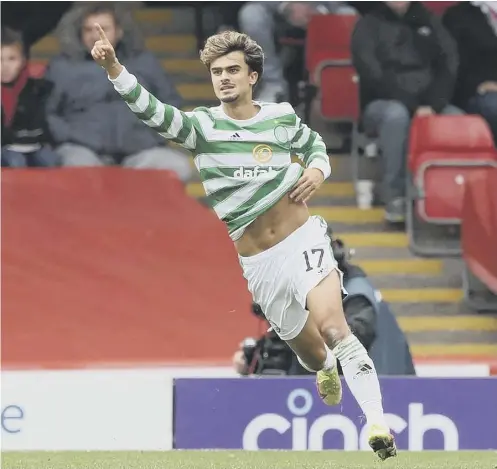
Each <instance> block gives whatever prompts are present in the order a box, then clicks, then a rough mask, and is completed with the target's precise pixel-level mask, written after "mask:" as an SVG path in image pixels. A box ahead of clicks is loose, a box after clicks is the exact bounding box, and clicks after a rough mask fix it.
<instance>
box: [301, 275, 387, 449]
mask: <svg viewBox="0 0 497 469" xmlns="http://www.w3.org/2000/svg"><path fill="white" fill-rule="evenodd" d="M307 308H308V310H309V316H310V318H312V321H313V322H314V323H315V324H316V327H317V329H318V330H319V333H320V335H321V336H322V337H323V339H324V341H325V342H326V344H327V345H328V346H329V347H330V348H331V350H332V351H333V354H334V355H335V356H336V357H337V359H338V360H339V362H340V365H341V367H342V371H343V376H344V378H345V381H346V382H347V385H348V386H349V389H350V391H351V392H352V394H353V396H354V397H355V399H356V401H357V402H358V404H359V406H360V407H361V409H362V411H363V412H364V414H365V416H366V419H367V423H368V425H369V431H370V438H369V443H370V445H371V447H372V448H373V450H374V451H375V452H376V453H377V454H378V455H379V457H380V458H381V459H386V458H388V457H391V456H395V454H396V448H395V443H394V439H393V437H392V435H391V434H390V430H389V428H388V425H387V423H386V421H385V417H384V413H383V405H382V397H381V390H380V384H379V381H378V376H377V374H376V370H375V367H374V364H373V361H372V360H371V358H370V357H369V355H368V353H367V351H366V349H365V348H364V346H363V345H362V344H361V343H360V342H359V340H358V339H357V337H355V336H354V335H353V334H352V333H351V331H350V329H349V327H348V325H347V322H346V320H345V314H344V311H343V306H342V282H341V278H340V275H339V272H338V270H336V269H335V270H333V271H331V272H330V273H329V274H328V276H327V277H325V278H324V279H323V280H322V281H321V282H320V283H319V284H318V285H317V286H316V287H314V288H313V289H312V290H311V291H309V293H308V294H307Z"/></svg>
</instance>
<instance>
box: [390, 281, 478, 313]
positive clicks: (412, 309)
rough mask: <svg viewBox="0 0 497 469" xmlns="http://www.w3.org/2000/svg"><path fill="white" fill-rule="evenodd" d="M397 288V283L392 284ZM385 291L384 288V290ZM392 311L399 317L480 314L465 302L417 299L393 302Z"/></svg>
mask: <svg viewBox="0 0 497 469" xmlns="http://www.w3.org/2000/svg"><path fill="white" fill-rule="evenodd" d="M392 288H393V289H395V285H392ZM382 291H383V290H382ZM390 307H391V308H392V311H393V312H394V314H395V316H396V317H397V318H400V317H404V316H448V317H457V316H464V315H468V314H469V315H472V314H474V315H475V316H478V314H477V313H475V312H473V311H471V310H470V309H469V308H468V306H467V305H466V304H465V303H464V302H463V301H461V302H459V303H454V302H448V303H444V302H434V303H432V304H430V303H419V302H417V301H413V302H409V301H405V302H403V303H392V304H391V305H390Z"/></svg>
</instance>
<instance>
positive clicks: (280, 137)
mask: <svg viewBox="0 0 497 469" xmlns="http://www.w3.org/2000/svg"><path fill="white" fill-rule="evenodd" d="M274 138H275V139H276V140H277V141H278V142H279V143H283V144H285V143H288V141H289V138H288V130H287V129H286V127H283V126H282V125H278V126H276V127H275V129H274Z"/></svg>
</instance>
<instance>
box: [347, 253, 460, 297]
mask: <svg viewBox="0 0 497 469" xmlns="http://www.w3.org/2000/svg"><path fill="white" fill-rule="evenodd" d="M358 261H359V262H360V260H358V259H357V258H355V257H353V258H352V261H351V262H352V263H353V264H355V263H357V262H358ZM442 265H443V263H442ZM365 271H366V273H367V274H368V275H369V276H370V277H371V282H372V284H373V285H374V286H375V288H377V289H379V290H381V289H383V288H387V289H390V288H415V289H419V290H421V289H423V288H426V287H430V288H456V289H459V288H462V275H451V276H447V275H443V274H441V273H438V274H436V275H429V274H423V273H418V274H416V275H414V274H413V273H412V272H411V273H403V272H393V273H388V272H384V273H382V274H380V275H378V274H374V273H372V272H371V271H369V270H367V269H365ZM442 272H443V269H442ZM423 307H424V305H423Z"/></svg>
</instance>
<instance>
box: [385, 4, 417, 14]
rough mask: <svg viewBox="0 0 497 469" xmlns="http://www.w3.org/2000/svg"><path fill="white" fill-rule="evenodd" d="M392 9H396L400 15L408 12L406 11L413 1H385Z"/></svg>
mask: <svg viewBox="0 0 497 469" xmlns="http://www.w3.org/2000/svg"><path fill="white" fill-rule="evenodd" d="M385 3H386V4H387V5H388V6H389V8H390V9H392V10H393V11H395V12H396V13H397V14H399V15H403V14H405V13H406V11H407V10H408V9H409V5H410V4H411V2H395V1H394V2H392V1H390V2H385Z"/></svg>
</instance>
